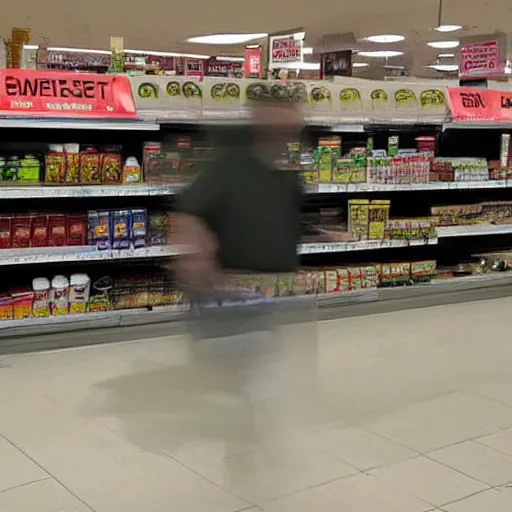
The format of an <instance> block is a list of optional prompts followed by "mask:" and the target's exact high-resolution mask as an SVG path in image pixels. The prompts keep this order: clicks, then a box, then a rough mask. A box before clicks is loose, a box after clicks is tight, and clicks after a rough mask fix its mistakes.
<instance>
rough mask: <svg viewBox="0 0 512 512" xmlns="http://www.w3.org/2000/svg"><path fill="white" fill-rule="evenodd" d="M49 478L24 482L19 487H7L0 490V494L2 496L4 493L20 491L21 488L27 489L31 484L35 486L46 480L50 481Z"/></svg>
mask: <svg viewBox="0 0 512 512" xmlns="http://www.w3.org/2000/svg"><path fill="white" fill-rule="evenodd" d="M51 479H52V478H51V476H45V477H42V478H37V479H36V480H31V481H30V482H25V483H23V484H19V485H13V486H12V487H8V488H7V489H0V494H3V493H4V492H9V491H14V490H16V489H20V488H22V487H27V486H29V485H32V484H37V483H38V482H44V481H46V480H51Z"/></svg>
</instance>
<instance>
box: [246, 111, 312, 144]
mask: <svg viewBox="0 0 512 512" xmlns="http://www.w3.org/2000/svg"><path fill="white" fill-rule="evenodd" d="M252 122H253V125H254V126H253V130H254V140H255V143H256V144H258V145H262V144H265V145H267V144H268V146H269V149H272V148H276V149H277V148H283V147H284V148H285V147H286V143H287V142H295V141H297V140H299V138H300V134H301V131H302V128H303V127H304V116H303V115H302V112H301V110H300V108H299V106H298V105H297V104H296V103H293V102H278V101H261V102H256V103H255V104H254V105H253V108H252Z"/></svg>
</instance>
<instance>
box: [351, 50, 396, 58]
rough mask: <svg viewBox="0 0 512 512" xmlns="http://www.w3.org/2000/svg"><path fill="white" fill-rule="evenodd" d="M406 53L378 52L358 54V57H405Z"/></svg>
mask: <svg viewBox="0 0 512 512" xmlns="http://www.w3.org/2000/svg"><path fill="white" fill-rule="evenodd" d="M403 54H404V52H398V51H394V50H377V51H372V52H358V55H360V56H361V57H375V58H379V57H380V58H388V57H398V56H399V55H403Z"/></svg>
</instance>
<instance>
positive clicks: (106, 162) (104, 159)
mask: <svg viewBox="0 0 512 512" xmlns="http://www.w3.org/2000/svg"><path fill="white" fill-rule="evenodd" d="M122 174H123V163H122V160H121V155H119V154H117V153H103V154H102V155H101V179H102V181H103V183H121V178H122Z"/></svg>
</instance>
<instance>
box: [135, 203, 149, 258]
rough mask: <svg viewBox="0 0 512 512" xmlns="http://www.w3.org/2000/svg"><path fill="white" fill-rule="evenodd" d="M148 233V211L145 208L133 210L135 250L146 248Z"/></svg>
mask: <svg viewBox="0 0 512 512" xmlns="http://www.w3.org/2000/svg"><path fill="white" fill-rule="evenodd" d="M147 233H148V229H147V212H146V210H145V209H144V208H140V209H137V210H132V237H133V246H134V247H135V248H138V247H145V246H146V238H147Z"/></svg>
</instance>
